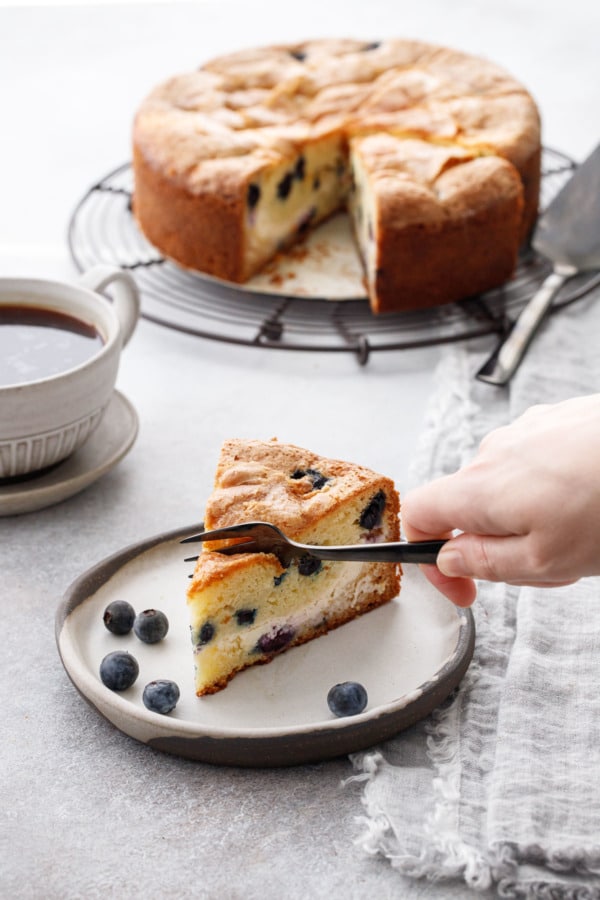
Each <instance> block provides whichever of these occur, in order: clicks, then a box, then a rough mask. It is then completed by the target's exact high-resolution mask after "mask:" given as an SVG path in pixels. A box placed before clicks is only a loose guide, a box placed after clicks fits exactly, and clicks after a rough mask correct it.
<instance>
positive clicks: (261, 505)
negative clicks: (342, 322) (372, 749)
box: [188, 441, 400, 695]
mask: <svg viewBox="0 0 600 900" xmlns="http://www.w3.org/2000/svg"><path fill="white" fill-rule="evenodd" d="M398 512H399V501H398V495H397V493H396V491H395V488H394V485H393V483H392V482H391V481H390V480H389V479H387V478H384V477H383V476H381V475H377V474H376V473H374V472H371V471H370V470H368V469H365V468H364V467H361V466H356V465H353V464H351V463H345V462H342V461H339V460H329V459H326V458H323V457H319V456H317V455H316V454H314V453H311V452H309V451H306V450H302V449H300V448H298V447H295V446H292V445H289V444H280V443H279V442H276V441H270V442H260V441H228V442H227V443H226V444H225V445H224V447H223V450H222V453H221V459H220V462H219V466H218V469H217V476H216V481H215V490H214V492H213V494H212V496H211V498H210V499H209V502H208V504H207V509H206V516H205V526H206V528H207V529H208V530H210V529H212V528H218V527H223V526H225V525H231V524H239V523H243V522H248V521H268V522H271V523H272V524H274V525H277V526H278V527H280V528H281V529H282V530H283V531H284V532H285V533H286V534H287V535H288V536H290V537H292V538H295V539H297V540H299V541H301V542H303V543H309V544H310V543H314V544H350V543H360V542H361V541H394V540H398V538H399V519H398ZM219 546H223V542H218V543H217V544H216V546H215V545H214V544H212V543H207V544H205V545H204V549H203V551H202V552H201V554H200V556H199V558H198V562H197V564H196V570H195V572H194V577H193V579H192V582H191V585H190V588H189V590H188V605H189V610H190V617H191V618H190V623H191V636H192V644H193V647H194V659H195V668H196V691H197V693H198V695H202V694H207V693H213V692H215V691H217V690H219V689H221V688H223V687H225V685H226V684H227V682H228V681H229V680H230V679H231V678H232V677H233V675H234V674H235V673H236V672H238V671H240V670H241V669H244V668H246V667H248V666H252V665H255V664H256V663H265V662H269V661H270V660H271V659H272V658H273V657H274V656H275V655H276V654H278V653H280V652H282V651H284V650H287V649H288V648H290V647H293V646H295V645H297V644H301V643H304V642H305V641H308V640H311V639H312V638H315V637H318V636H319V635H321V634H324V633H325V632H327V631H329V630H331V629H332V628H336V627H337V626H339V625H342V624H344V623H345V622H348V621H350V620H351V619H354V618H356V617H357V616H358V615H361V614H362V613H365V612H367V611H368V610H370V609H373V608H375V607H377V606H380V605H381V604H383V603H386V602H387V601H389V600H391V599H392V598H393V597H394V596H396V594H397V593H398V590H399V576H400V572H399V567H397V566H395V565H393V564H389V563H345V562H329V561H327V562H320V561H315V560H314V558H312V557H305V558H302V559H299V560H295V561H293V562H292V563H291V565H289V566H287V567H284V566H283V565H282V563H281V562H280V561H279V559H278V558H277V557H276V556H274V555H271V554H265V553H257V554H250V553H244V554H238V555H235V556H223V555H220V554H219V553H218V552H215V550H216V549H217V547H219Z"/></svg>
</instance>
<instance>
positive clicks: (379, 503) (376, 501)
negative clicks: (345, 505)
mask: <svg viewBox="0 0 600 900" xmlns="http://www.w3.org/2000/svg"><path fill="white" fill-rule="evenodd" d="M384 508H385V494H384V493H383V491H377V493H376V494H375V496H374V497H373V499H372V500H371V502H370V503H369V504H368V506H366V507H365V508H364V509H363V511H362V513H361V516H360V520H359V521H360V527H361V528H367V529H368V530H369V531H370V530H371V528H376V527H377V526H378V525H381V518H382V516H383V510H384Z"/></svg>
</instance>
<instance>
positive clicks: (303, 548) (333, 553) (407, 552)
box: [181, 522, 446, 566]
mask: <svg viewBox="0 0 600 900" xmlns="http://www.w3.org/2000/svg"><path fill="white" fill-rule="evenodd" d="M226 538H246V540H244V541H240V542H238V543H236V544H230V545H229V546H228V547H222V548H220V549H219V550H216V551H215V552H216V553H224V554H225V555H227V556H233V555H234V554H236V553H274V554H275V556H277V557H278V559H279V560H280V562H281V563H282V565H284V566H289V564H290V563H291V561H292V559H301V558H303V557H307V556H308V557H312V558H314V559H332V560H345V561H346V562H349V561H355V562H356V561H362V562H394V563H399V562H401V563H431V564H433V563H435V561H436V559H437V555H438V553H439V552H440V550H441V548H442V546H443V544H445V543H446V542H445V541H414V542H409V541H398V542H392V543H387V544H385V543H381V544H377V543H373V544H345V545H342V546H339V547H329V546H328V547H322V546H316V545H313V544H299V543H298V542H297V541H292V540H291V539H290V538H288V537H287V536H286V535H285V534H284V533H283V532H282V531H280V529H279V528H277V527H276V526H275V525H270V524H269V523H268V522H247V523H245V524H243V525H230V526H228V527H226V528H217V529H216V530H214V531H203V532H202V533H200V534H193V535H191V536H190V537H187V538H184V539H183V540H182V541H181V543H182V544H191V543H194V542H197V541H218V540H223V539H226ZM197 558H198V557H196V556H192V557H189V558H188V559H187V560H186V562H191V561H192V560H194V559H197Z"/></svg>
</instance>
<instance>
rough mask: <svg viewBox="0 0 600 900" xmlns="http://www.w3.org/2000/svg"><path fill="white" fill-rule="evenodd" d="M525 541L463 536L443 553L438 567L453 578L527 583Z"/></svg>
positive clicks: (507, 537) (450, 544)
mask: <svg viewBox="0 0 600 900" xmlns="http://www.w3.org/2000/svg"><path fill="white" fill-rule="evenodd" d="M523 549H524V548H523V538H522V537H520V536H518V535H509V536H505V537H495V536H494V537H489V536H484V535H479V534H460V535H458V536H457V537H455V538H452V539H451V540H449V541H447V542H446V543H445V544H444V546H443V547H442V549H441V550H440V552H439V554H438V558H437V567H438V569H439V570H440V572H442V574H443V575H447V576H449V577H451V578H462V577H465V576H468V577H470V578H480V579H483V580H485V581H509V582H510V581H514V580H517V579H520V578H522V579H527V575H528V574H530V573H527V568H526V567H527V561H526V559H523V560H520V557H523Z"/></svg>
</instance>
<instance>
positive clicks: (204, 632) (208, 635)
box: [196, 622, 216, 647]
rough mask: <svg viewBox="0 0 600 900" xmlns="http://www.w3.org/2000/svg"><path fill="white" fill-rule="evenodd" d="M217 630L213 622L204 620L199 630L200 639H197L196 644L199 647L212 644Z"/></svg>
mask: <svg viewBox="0 0 600 900" xmlns="http://www.w3.org/2000/svg"><path fill="white" fill-rule="evenodd" d="M215 631H216V628H215V626H214V625H213V623H212V622H204V624H203V625H202V627H201V628H200V630H199V631H198V639H197V641H196V645H197V646H198V647H202V646H203V645H204V644H210V642H211V641H212V639H213V638H214V636H215Z"/></svg>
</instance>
